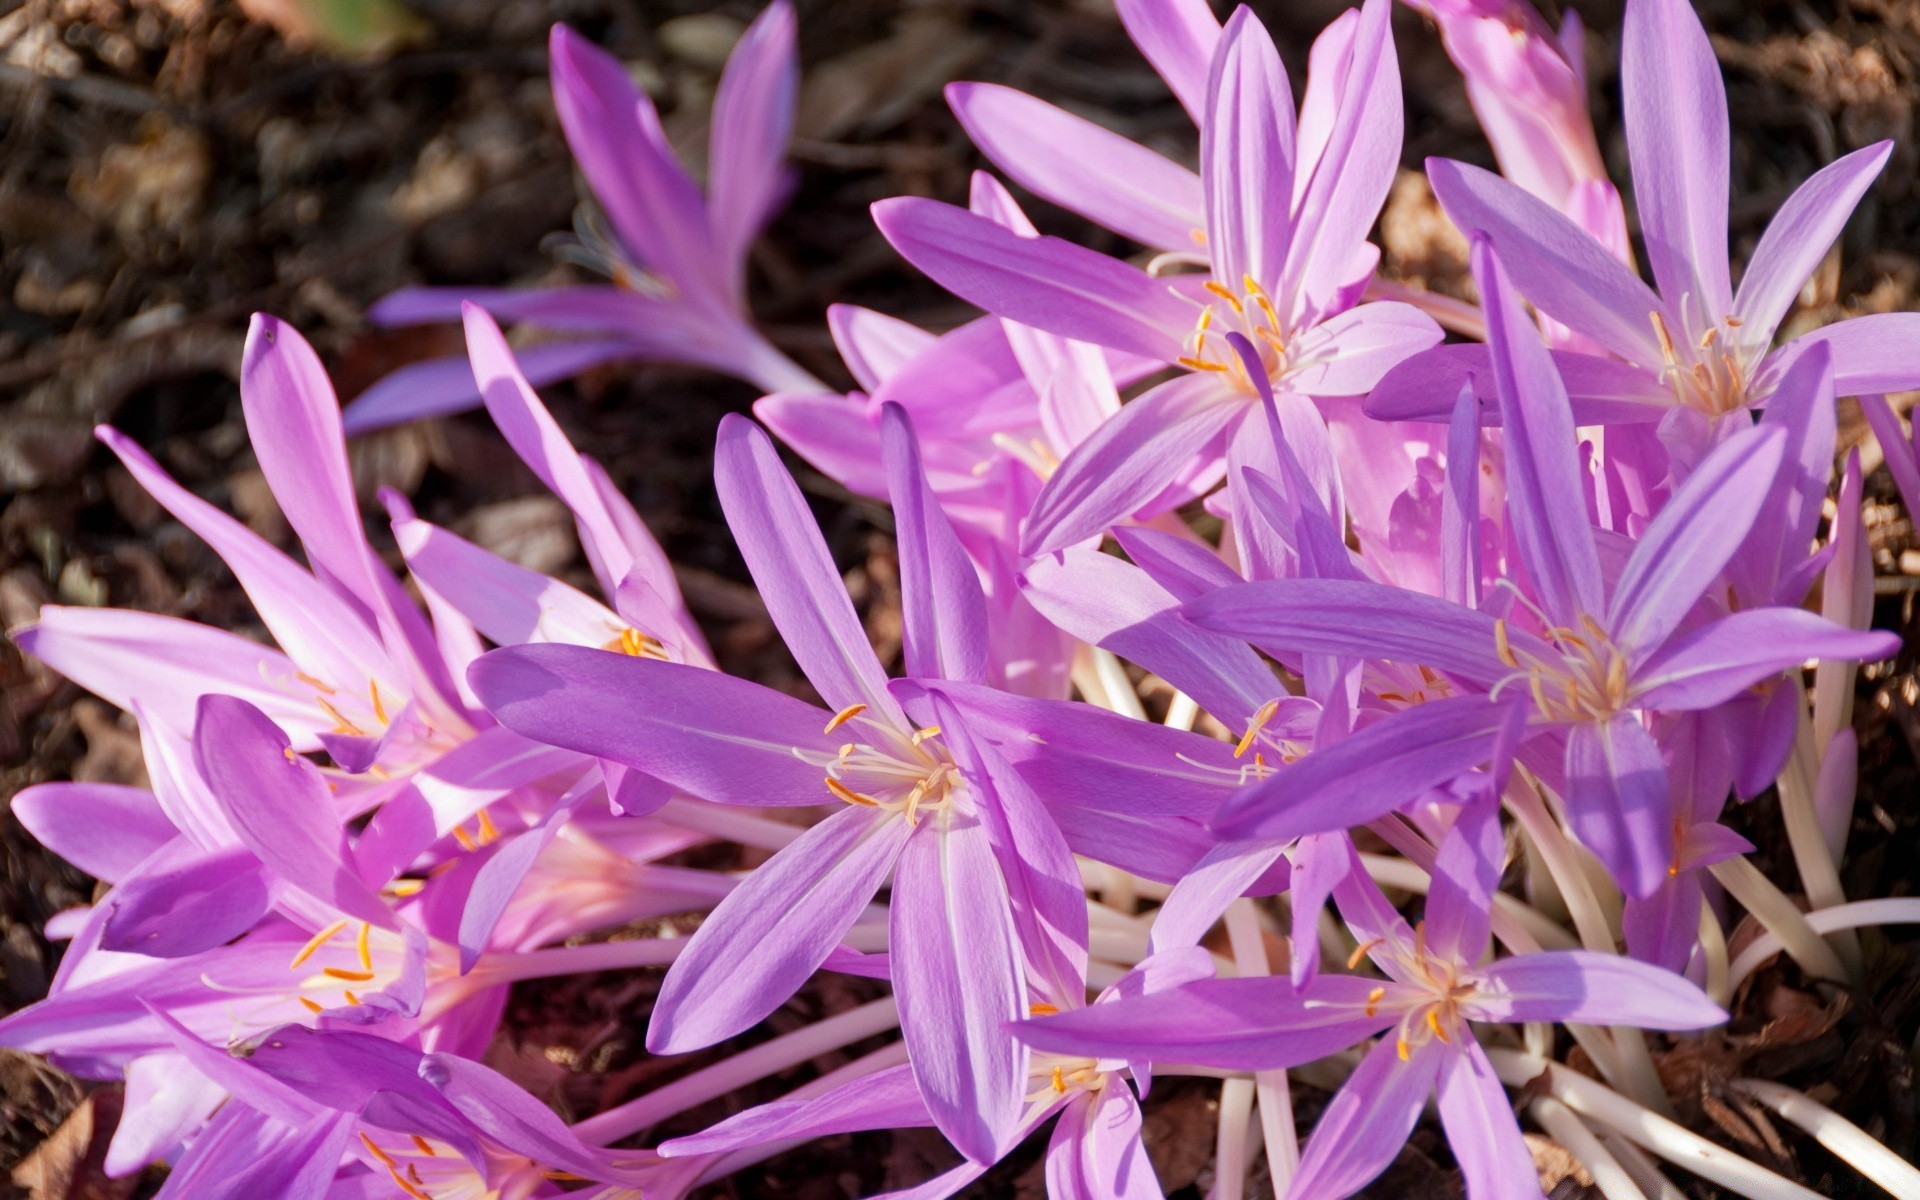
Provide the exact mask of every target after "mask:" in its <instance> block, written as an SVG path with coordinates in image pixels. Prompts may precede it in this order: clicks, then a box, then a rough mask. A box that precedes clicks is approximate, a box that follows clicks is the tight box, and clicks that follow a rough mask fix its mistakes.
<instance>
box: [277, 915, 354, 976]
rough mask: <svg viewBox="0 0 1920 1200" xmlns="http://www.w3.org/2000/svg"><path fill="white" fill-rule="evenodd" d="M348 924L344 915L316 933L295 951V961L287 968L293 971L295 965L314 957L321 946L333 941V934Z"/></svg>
mask: <svg viewBox="0 0 1920 1200" xmlns="http://www.w3.org/2000/svg"><path fill="white" fill-rule="evenodd" d="M347 924H348V922H347V919H346V918H345V917H342V918H341V919H339V920H338V921H335V922H334V923H333V924H331V925H329V926H327V927H326V928H325V929H322V930H321V931H320V932H319V933H316V934H314V935H313V937H312V938H310V939H308V941H307V944H306V945H304V946H302V947H300V949H299V950H297V951H295V952H294V955H293V961H292V962H290V963H288V964H287V970H289V971H291V970H293V969H294V968H295V967H298V966H299V965H300V964H301V963H303V962H305V961H307V960H308V959H310V958H312V957H313V956H314V955H315V954H316V953H318V952H319V949H320V947H322V946H324V945H326V944H327V943H328V942H330V941H332V940H333V935H334V934H336V933H339V932H340V931H341V930H342V929H345V928H346V927H347Z"/></svg>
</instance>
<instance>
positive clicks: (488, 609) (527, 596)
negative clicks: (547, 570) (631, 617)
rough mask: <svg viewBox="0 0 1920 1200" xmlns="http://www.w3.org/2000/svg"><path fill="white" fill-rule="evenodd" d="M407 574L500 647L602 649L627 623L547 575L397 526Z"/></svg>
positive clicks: (453, 538)
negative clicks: (554, 645)
mask: <svg viewBox="0 0 1920 1200" xmlns="http://www.w3.org/2000/svg"><path fill="white" fill-rule="evenodd" d="M393 536H394V539H395V540H396V541H397V542H399V543H400V553H401V554H402V555H404V556H405V557H406V560H407V567H408V569H409V570H411V571H412V572H413V573H414V575H415V576H417V577H418V578H419V580H420V582H421V583H422V584H423V585H424V586H426V587H430V588H432V589H433V590H434V592H436V593H437V594H438V595H440V596H441V597H442V598H443V599H445V600H446V601H447V603H449V604H450V605H452V606H453V608H454V610H455V611H457V612H459V613H460V614H461V615H462V616H464V617H466V618H467V620H469V621H471V622H473V625H474V628H476V629H478V630H479V631H480V632H481V633H482V634H483V635H485V636H486V637H487V638H488V639H489V640H491V641H492V642H494V643H495V644H496V645H500V646H517V645H520V644H521V643H523V642H565V643H568V644H570V645H576V646H597V647H601V648H605V647H606V646H607V645H608V644H609V643H617V642H618V641H619V638H620V635H621V634H622V633H623V632H625V631H626V629H627V623H626V622H625V621H622V620H621V619H620V618H619V616H618V615H616V614H615V613H614V612H613V610H612V609H609V608H608V607H607V606H606V605H604V604H602V603H600V602H599V601H598V600H595V599H593V598H592V597H590V596H588V595H586V594H585V593H584V592H581V591H579V590H577V589H575V588H572V587H569V586H567V585H566V584H564V583H561V582H560V581H559V580H557V579H554V578H552V577H551V576H547V575H542V574H540V573H539V572H538V571H529V570H527V569H526V568H525V567H522V566H519V565H518V564H516V563H511V562H508V561H507V560H506V559H504V558H501V557H499V556H498V555H496V554H494V553H492V552H491V551H487V550H483V549H481V548H480V547H478V546H476V545H474V544H473V543H472V542H469V541H467V540H466V539H465V538H463V537H460V536H459V535H457V534H454V533H450V532H448V531H447V530H445V529H442V528H440V527H439V526H438V525H434V524H431V523H430V522H427V521H422V520H420V519H418V518H415V519H413V520H410V521H400V522H396V523H395V524H394V527H393Z"/></svg>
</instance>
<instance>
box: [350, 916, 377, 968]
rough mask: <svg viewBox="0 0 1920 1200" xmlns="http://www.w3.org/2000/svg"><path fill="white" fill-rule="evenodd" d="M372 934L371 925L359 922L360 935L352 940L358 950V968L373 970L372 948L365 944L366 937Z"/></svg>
mask: <svg viewBox="0 0 1920 1200" xmlns="http://www.w3.org/2000/svg"><path fill="white" fill-rule="evenodd" d="M372 936H373V926H371V925H369V924H367V923H366V922H365V921H362V922H360V936H359V937H358V938H356V939H355V941H354V949H356V950H358V951H359V952H360V969H361V970H363V971H371V970H373V949H372V947H370V946H368V945H367V939H369V938H371V937H372Z"/></svg>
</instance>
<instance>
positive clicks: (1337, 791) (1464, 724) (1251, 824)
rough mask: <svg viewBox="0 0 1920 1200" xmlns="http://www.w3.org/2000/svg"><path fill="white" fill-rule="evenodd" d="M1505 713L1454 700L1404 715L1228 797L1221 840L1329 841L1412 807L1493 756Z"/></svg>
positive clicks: (1484, 703) (1218, 827)
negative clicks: (1327, 836) (1321, 836)
mask: <svg viewBox="0 0 1920 1200" xmlns="http://www.w3.org/2000/svg"><path fill="white" fill-rule="evenodd" d="M1507 711H1508V706H1507V705H1501V704H1495V703H1491V702H1489V701H1488V700H1487V699H1486V697H1484V696H1450V697H1447V698H1445V699H1441V700H1429V701H1427V702H1426V703H1425V704H1417V705H1414V706H1413V707H1411V708H1406V709H1402V710H1400V711H1399V712H1397V713H1394V714H1393V715H1392V716H1390V717H1387V718H1384V719H1382V720H1380V721H1377V722H1375V723H1374V724H1372V725H1369V726H1367V727H1366V728H1365V729H1362V730H1361V731H1360V732H1358V733H1355V734H1353V735H1352V736H1350V737H1346V738H1342V739H1341V740H1340V741H1338V742H1336V743H1334V744H1333V745H1331V746H1323V747H1321V748H1320V749H1317V750H1315V751H1314V752H1313V753H1312V754H1309V755H1307V756H1306V757H1305V758H1303V759H1300V760H1299V761H1298V762H1295V763H1293V764H1292V765H1291V766H1287V767H1282V768H1281V769H1280V770H1279V771H1276V772H1275V773H1273V774H1272V775H1270V776H1268V777H1267V778H1266V779H1264V780H1262V781H1260V782H1258V783H1253V784H1249V785H1248V786H1246V787H1244V788H1241V789H1240V790H1239V791H1237V792H1235V793H1234V794H1233V795H1232V796H1230V797H1228V799H1227V801H1226V803H1224V804H1222V805H1221V806H1220V811H1219V812H1218V813H1216V814H1215V815H1214V818H1213V822H1212V827H1213V830H1214V832H1215V833H1217V834H1219V835H1220V836H1221V837H1223V838H1270V839H1273V840H1276V841H1277V840H1284V839H1287V838H1295V837H1301V836H1304V835H1306V834H1309V833H1331V832H1334V831H1335V830H1340V829H1346V828H1348V827H1350V826H1352V825H1356V824H1360V823H1363V822H1366V821H1371V820H1373V819H1374V818H1376V817H1381V816H1384V815H1386V814H1387V813H1390V812H1392V811H1394V810H1395V809H1398V808H1400V807H1402V806H1403V805H1407V804H1410V803H1412V802H1413V801H1414V800H1417V799H1419V797H1420V796H1421V795H1422V794H1424V793H1425V792H1426V791H1428V790H1429V789H1431V788H1435V787H1438V786H1440V785H1441V784H1443V783H1446V782H1448V781H1450V780H1452V779H1454V778H1456V777H1458V776H1459V775H1461V774H1464V773H1465V772H1467V771H1469V770H1471V769H1473V768H1474V767H1477V766H1480V765H1481V764H1483V763H1485V762H1487V761H1488V759H1490V758H1491V757H1492V756H1493V753H1494V747H1495V745H1496V743H1497V742H1498V741H1499V739H1500V733H1501V730H1502V727H1503V725H1504V723H1505V721H1506V719H1507Z"/></svg>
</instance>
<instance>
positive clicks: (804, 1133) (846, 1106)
mask: <svg viewBox="0 0 1920 1200" xmlns="http://www.w3.org/2000/svg"><path fill="white" fill-rule="evenodd" d="M931 1124H933V1117H932V1116H931V1115H930V1114H929V1113H928V1112H927V1106H926V1103H925V1102H924V1101H922V1100H921V1099H920V1086H919V1084H917V1083H915V1082H914V1079H913V1068H912V1067H910V1066H908V1065H906V1064H905V1063H902V1064H901V1065H900V1066H897V1067H887V1068H885V1069H884V1070H879V1071H875V1072H874V1073H873V1074H871V1075H864V1076H861V1077H860V1078H858V1079H854V1080H851V1081H849V1082H847V1083H844V1084H841V1085H840V1086H839V1087H836V1088H834V1089H833V1090H832V1091H829V1092H824V1093H822V1094H820V1095H817V1096H808V1097H805V1098H802V1099H794V1100H775V1101H773V1102H772V1103H771V1104H762V1105H759V1106H757V1107H754V1108H750V1109H748V1110H747V1111H745V1112H743V1113H735V1114H734V1115H733V1116H731V1117H728V1118H727V1119H726V1120H724V1121H721V1122H719V1123H718V1124H715V1125H712V1126H710V1127H708V1128H707V1129H704V1130H702V1131H701V1132H699V1133H695V1134H689V1135H687V1136H685V1137H677V1138H670V1139H668V1140H667V1141H664V1142H662V1143H660V1153H661V1154H663V1155H665V1156H667V1157H668V1158H685V1157H689V1156H692V1155H699V1154H727V1153H731V1152H733V1151H736V1150H751V1149H753V1148H754V1147H756V1146H769V1145H773V1144H774V1143H776V1142H786V1141H797V1140H801V1139H806V1138H818V1137H830V1136H832V1135H834V1134H836V1133H860V1132H864V1131H866V1130H869V1129H910V1128H918V1127H921V1126H926V1125H931Z"/></svg>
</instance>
